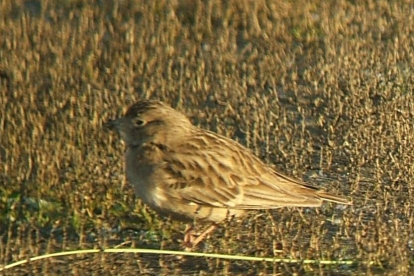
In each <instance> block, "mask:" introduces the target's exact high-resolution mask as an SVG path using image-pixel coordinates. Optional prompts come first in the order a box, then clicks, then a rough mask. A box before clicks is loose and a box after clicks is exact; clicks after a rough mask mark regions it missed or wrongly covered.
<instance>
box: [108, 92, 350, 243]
mask: <svg viewBox="0 0 414 276" xmlns="http://www.w3.org/2000/svg"><path fill="white" fill-rule="evenodd" d="M107 126H109V127H111V128H114V129H116V130H117V131H118V132H119V133H120V135H121V138H122V139H123V140H124V142H125V144H126V147H127V150H126V154H125V162H126V174H127V179H128V181H129V182H130V183H131V184H132V186H133V188H134V191H135V193H136V195H137V197H138V198H140V199H141V200H142V201H143V202H144V203H145V204H147V205H148V206H150V207H151V208H153V209H154V210H156V211H157V212H159V213H160V214H164V215H167V216H171V217H172V218H174V219H178V220H182V221H187V222H192V221H194V220H199V221H210V222H213V223H219V222H221V221H223V220H225V219H226V218H229V217H232V216H236V217H238V216H241V215H243V214H244V213H245V211H246V210H251V209H274V208H280V207H287V206H297V207H318V206H320V205H321V204H322V202H323V201H324V200H326V201H332V202H336V203H340V204H351V203H350V202H349V201H348V200H347V199H345V198H343V197H340V196H335V195H331V194H329V193H327V192H325V191H322V190H318V189H317V188H314V187H311V186H309V185H307V184H305V183H303V182H302V181H299V180H295V179H292V178H290V177H287V176H285V175H283V174H281V173H278V172H276V171H275V170H273V169H272V168H270V167H269V166H267V165H266V164H264V163H263V162H262V161H260V159H259V158H257V157H256V156H254V155H253V154H252V153H251V152H250V151H249V150H248V149H247V148H245V147H243V146H242V145H240V144H238V143H237V142H235V141H233V140H231V139H229V138H226V137H224V136H221V135H219V134H217V133H214V132H210V131H207V130H204V129H201V128H198V127H196V126H193V125H192V124H191V122H190V121H189V120H188V119H187V117H185V116H184V115H183V114H182V113H180V112H178V111H176V110H174V109H173V108H171V107H169V106H167V105H165V104H164V103H161V102H157V101H149V100H142V101H139V102H137V103H136V104H134V105H132V106H131V107H130V108H129V109H128V111H127V112H126V114H125V116H123V117H122V118H119V119H116V120H113V121H110V122H108V123H107ZM213 228H214V227H213ZM201 239H202V238H200V239H199V240H195V241H189V237H187V242H189V243H191V246H195V244H196V243H198V242H199V241H200V240H201Z"/></svg>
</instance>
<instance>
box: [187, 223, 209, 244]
mask: <svg viewBox="0 0 414 276" xmlns="http://www.w3.org/2000/svg"><path fill="white" fill-rule="evenodd" d="M216 228H217V223H212V224H210V226H208V227H207V228H206V229H205V230H204V231H203V232H202V233H201V234H199V235H196V234H194V233H193V230H194V227H193V226H192V225H188V224H187V226H186V228H185V231H184V242H183V245H184V247H186V248H189V249H191V248H194V247H196V246H197V244H199V243H200V242H201V241H202V240H204V239H205V238H206V237H207V236H208V234H210V233H211V232H213V231H214V230H215V229H216Z"/></svg>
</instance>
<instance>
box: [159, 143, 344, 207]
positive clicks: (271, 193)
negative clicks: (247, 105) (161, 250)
mask: <svg viewBox="0 0 414 276" xmlns="http://www.w3.org/2000/svg"><path fill="white" fill-rule="evenodd" d="M226 142H228V141H226ZM232 143H233V144H232V146H231V147H230V150H229V148H227V147H223V146H222V145H221V147H220V148H219V149H217V148H211V145H209V146H210V148H207V149H205V148H204V150H201V148H193V149H190V150H183V149H180V150H177V151H175V152H174V153H170V154H168V157H166V158H167V159H168V160H165V162H164V166H163V167H164V168H163V169H164V171H165V172H166V173H167V175H168V178H169V179H168V181H166V183H168V184H167V185H168V186H167V187H166V189H165V190H166V191H168V192H169V193H170V196H172V197H175V198H177V199H182V200H183V201H185V202H187V203H195V204H198V205H202V206H203V205H204V206H213V207H223V208H235V209H270V208H278V207H284V206H303V207H305V206H309V207H312V206H320V205H321V203H322V200H323V199H326V200H331V201H337V202H341V203H345V202H346V200H345V199H342V198H340V197H335V196H332V195H330V194H327V193H325V192H323V191H319V190H318V189H316V188H313V187H310V186H308V185H306V184H304V183H303V182H301V181H297V180H294V179H292V178H289V177H287V176H284V175H283V174H280V173H277V172H275V171H273V170H272V169H271V168H270V167H268V166H267V165H265V164H263V163H262V162H261V161H260V160H259V159H258V158H257V157H255V156H254V155H253V154H252V153H250V151H248V150H247V149H244V148H243V147H242V146H240V145H239V144H237V143H235V142H233V141H232Z"/></svg>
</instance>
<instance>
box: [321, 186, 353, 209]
mask: <svg viewBox="0 0 414 276" xmlns="http://www.w3.org/2000/svg"><path fill="white" fill-rule="evenodd" d="M316 193H317V195H318V196H319V197H320V198H321V199H323V200H326V201H331V202H335V203H340V204H345V205H352V201H350V200H348V199H346V198H344V197H341V196H336V195H332V194H330V193H327V192H325V191H323V190H320V191H317V192H316Z"/></svg>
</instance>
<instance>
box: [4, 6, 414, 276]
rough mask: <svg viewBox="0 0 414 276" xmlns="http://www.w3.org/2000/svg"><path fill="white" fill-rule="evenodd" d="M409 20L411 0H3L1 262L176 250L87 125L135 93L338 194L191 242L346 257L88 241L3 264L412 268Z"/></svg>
mask: <svg viewBox="0 0 414 276" xmlns="http://www.w3.org/2000/svg"><path fill="white" fill-rule="evenodd" d="M413 33H414V13H413V6H412V3H411V2H410V1H392V0H390V1H385V0H379V1H304V0H299V1H265V0H259V1H247V0H242V1H217V0H212V1H189V0H175V1H138V0H135V1H133V0H130V1H128V0H126V1H92V0H85V1H81V0H66V1H64V0H62V1H40V0H38V1H36V0H25V1H24V0H21V1H11V0H5V1H1V2H0V110H1V112H0V126H1V128H0V129H1V130H0V164H1V166H0V210H1V212H0V266H1V265H7V264H10V263H13V262H16V261H19V260H25V259H27V258H28V257H34V256H38V255H42V254H46V253H54V252H63V251H69V250H74V249H89V248H113V247H116V246H118V247H120V248H154V249H160V248H162V249H169V250H182V247H181V241H180V239H181V238H182V231H183V230H184V225H183V224H182V223H180V222H174V221H171V220H169V219H168V218H163V217H159V216H157V215H156V214H155V213H153V212H152V211H151V210H149V209H148V208H146V207H145V206H142V204H141V203H140V202H139V201H138V200H136V199H135V197H134V194H133V192H132V189H131V188H130V187H129V185H128V183H127V182H126V180H125V175H124V168H123V159H122V156H123V145H122V143H120V140H119V137H117V136H116V135H114V134H113V133H108V132H107V131H106V130H105V129H104V128H103V127H102V125H103V123H104V122H105V121H107V120H108V119H111V118H114V117H116V116H119V115H120V114H121V113H122V112H123V111H125V109H126V108H127V107H128V105H130V104H131V103H133V102H135V101H136V100H138V99H141V98H150V99H158V100H162V101H165V102H167V103H168V104H170V105H171V106H173V107H174V108H176V109H178V110H180V111H182V112H183V113H185V114H187V115H188V116H189V117H190V119H191V121H192V122H193V123H194V124H196V125H198V126H200V127H203V128H206V129H209V130H212V131H215V132H218V133H220V134H223V135H226V136H228V137H230V138H232V139H235V140H237V141H239V142H240V143H241V144H243V145H245V146H247V147H248V148H250V149H251V150H252V151H253V152H254V153H255V154H256V155H258V156H259V157H260V158H261V159H262V160H264V161H265V162H266V163H268V164H270V165H272V166H274V167H275V168H276V169H277V170H279V171H281V172H283V173H285V174H287V175H290V176H292V177H295V178H298V179H303V180H304V181H306V182H308V183H309V184H311V185H314V186H316V187H320V188H323V189H325V190H327V191H330V192H332V193H336V194H340V195H344V196H346V197H348V198H349V199H352V201H353V206H351V207H346V206H341V205H337V204H330V203H328V204H325V205H323V206H322V207H321V208H317V209H311V208H286V209H278V210H272V211H257V212H252V213H250V214H249V216H247V217H246V218H244V219H243V220H242V221H239V222H237V221H232V222H230V223H229V224H224V225H222V226H221V227H219V229H218V230H217V231H216V232H215V233H214V234H213V235H212V236H211V237H209V238H208V239H207V240H206V241H205V242H203V243H202V244H201V245H200V246H199V247H198V248H197V249H196V250H195V251H196V252H204V253H221V254H234V255H243V256H262V257H273V256H275V257H277V258H284V259H295V260H316V261H318V260H319V261H320V260H331V261H338V260H350V261H353V262H354V263H353V264H352V265H335V264H332V265H319V264H304V263H297V264H280V263H275V264H272V263H264V262H250V261H228V260H222V259H214V258H203V257H198V258H193V257H181V256H170V255H167V256H163V255H157V254H132V253H117V254H110V253H108V254H107V253H105V254H103V253H102V254H99V253H98V254H78V255H75V256H66V257H57V258H46V259H43V260H39V261H34V262H31V263H30V264H22V265H20V266H16V267H13V268H10V269H7V270H6V272H4V271H3V272H0V273H6V274H7V275H57V274H63V275H66V274H73V275H89V274H95V275H117V274H121V275H137V274H144V275H172V274H175V275H211V274H216V275H222V274H228V275H233V274H244V275H268V274H274V275H292V274H294V273H296V275H373V274H381V275H382V274H386V275H409V274H412V273H413V272H414V268H413V265H412V263H413V257H414V253H413V250H414V240H413V238H414V234H413V229H412V228H413V221H414V214H413V206H412V205H411V204H414V195H413V186H414V183H413V181H412V179H413V178H414V177H413V176H414V169H413V166H412V163H413V158H414V149H413V146H412V140H413V138H414V136H413V128H414V124H413V118H414V111H413V110H414V94H413V87H414V77H413V76H414V74H413V68H414V40H413V36H412V34H413ZM278 250H280V251H278Z"/></svg>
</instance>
